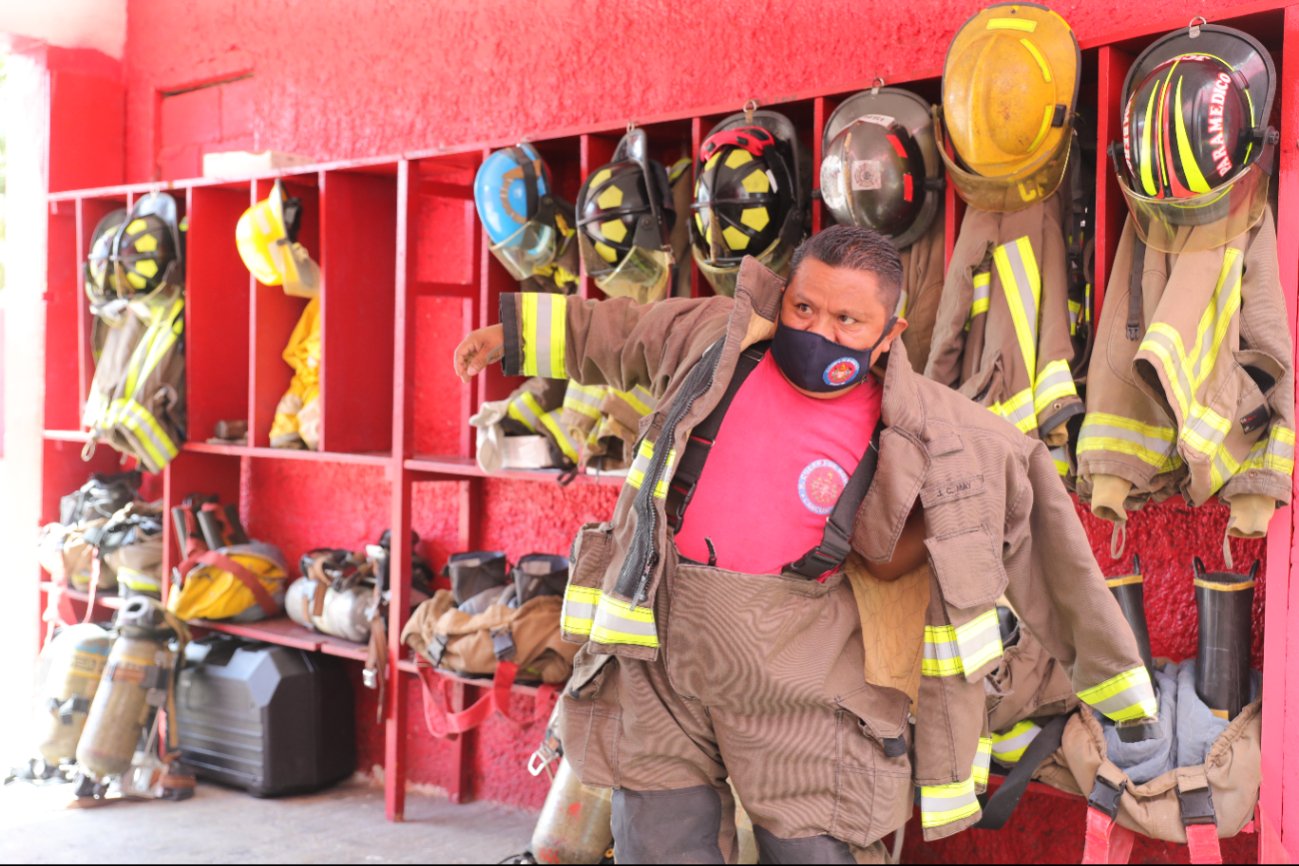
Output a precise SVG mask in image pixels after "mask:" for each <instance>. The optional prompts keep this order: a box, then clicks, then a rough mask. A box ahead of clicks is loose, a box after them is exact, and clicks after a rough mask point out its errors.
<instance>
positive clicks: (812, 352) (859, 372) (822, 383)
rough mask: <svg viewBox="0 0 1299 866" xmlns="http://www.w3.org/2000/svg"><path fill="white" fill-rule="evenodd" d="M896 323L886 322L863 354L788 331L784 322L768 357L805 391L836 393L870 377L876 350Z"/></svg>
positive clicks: (809, 334)
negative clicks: (878, 336)
mask: <svg viewBox="0 0 1299 866" xmlns="http://www.w3.org/2000/svg"><path fill="white" fill-rule="evenodd" d="M897 320H898V318H897V316H894V317H893V318H891V319H889V321H888V324H887V325H885V326H884V331H883V333H881V334H880V338H879V339H878V340H876V341H875V345H873V346H871V347H870V348H869V349H865V350H862V349H850V348H848V347H847V346H841V345H840V344H838V343H836V342H834V341H832V340H827V339H826V338H825V337H822V336H821V335H820V334H814V333H812V332H811V331H800V330H798V329H797V328H788V327H786V326H785V323H784V322H780V321H777V322H776V337H775V339H773V340H772V341H771V356H772V357H773V358H775V360H776V365H777V366H778V367H780V371H781V372H782V373H784V374H785V377H786V378H787V379H789V381H790V382H792V383H793V384H794V385H795V386H797V387H799V388H802V389H803V390H804V391H819V392H827V391H839V390H841V389H843V388H847V387H849V386H850V385H856V384H857V383H858V382H860V381H861V380H863V379H865V378H866V377H867V376H868V375H870V369H871V361H872V358H873V356H874V355H875V350H876V349H878V348H879V347H880V343H883V342H884V339H885V338H886V337H888V335H889V331H891V330H893V325H894V324H896V323H897Z"/></svg>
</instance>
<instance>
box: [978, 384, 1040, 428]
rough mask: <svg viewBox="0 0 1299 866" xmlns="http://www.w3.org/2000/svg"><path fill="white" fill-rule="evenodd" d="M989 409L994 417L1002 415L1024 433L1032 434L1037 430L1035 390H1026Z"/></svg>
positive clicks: (994, 404)
mask: <svg viewBox="0 0 1299 866" xmlns="http://www.w3.org/2000/svg"><path fill="white" fill-rule="evenodd" d="M988 409H989V410H990V411H991V412H992V413H993V414H994V415H1000V416H1001V417H1002V418H1005V419H1006V420H1007V421H1009V422H1010V423H1011V424H1013V425H1015V427H1016V428H1017V429H1018V430H1019V431H1020V432H1022V433H1032V432H1033V431H1034V430H1036V429H1037V415H1036V414H1035V413H1034V409H1033V389H1032V388H1025V389H1024V390H1023V391H1020V392H1019V393H1018V394H1016V395H1015V396H1013V397H1011V398H1010V399H1009V400H1007V401H1005V402H1004V403H993V404H992V405H991V406H989V407H988Z"/></svg>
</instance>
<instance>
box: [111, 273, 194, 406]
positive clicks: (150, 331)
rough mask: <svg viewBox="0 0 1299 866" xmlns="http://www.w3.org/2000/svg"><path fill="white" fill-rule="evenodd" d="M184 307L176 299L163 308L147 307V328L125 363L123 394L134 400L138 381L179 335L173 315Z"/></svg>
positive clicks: (181, 302) (141, 379) (156, 362)
mask: <svg viewBox="0 0 1299 866" xmlns="http://www.w3.org/2000/svg"><path fill="white" fill-rule="evenodd" d="M184 308H185V302H184V301H182V300H180V299H179V298H177V299H175V300H174V301H172V303H171V304H170V305H168V306H167V307H166V308H163V307H154V308H152V309H151V311H150V322H149V327H148V328H147V329H146V330H145V332H144V336H143V337H142V338H141V339H140V343H139V345H137V346H136V347H135V351H134V352H132V353H131V359H130V361H129V362H128V363H127V373H126V388H125V389H124V391H123V393H124V394H125V395H126V396H127V397H129V398H131V399H135V398H136V397H137V396H138V394H137V391H138V389H139V386H140V382H141V381H143V380H144V379H147V378H148V377H149V374H150V373H152V372H153V370H154V368H155V367H157V366H158V362H159V361H161V360H162V357H163V356H164V355H165V354H166V353H167V351H168V350H169V349H171V347H172V346H174V345H176V340H177V338H178V337H179V335H178V334H177V333H176V331H175V325H176V324H177V322H176V317H177V316H178V315H179V314H180V313H181V311H182V310H183V309H184Z"/></svg>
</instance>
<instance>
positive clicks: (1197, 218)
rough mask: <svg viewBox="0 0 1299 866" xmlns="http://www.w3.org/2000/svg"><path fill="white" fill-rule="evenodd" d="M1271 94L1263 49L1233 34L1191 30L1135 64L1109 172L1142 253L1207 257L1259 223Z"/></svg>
mask: <svg viewBox="0 0 1299 866" xmlns="http://www.w3.org/2000/svg"><path fill="white" fill-rule="evenodd" d="M1275 90H1276V70H1275V67H1274V66H1273V64H1272V59H1271V57H1270V56H1269V55H1268V52H1267V50H1266V49H1265V48H1263V46H1262V45H1260V44H1259V42H1258V41H1257V40H1255V39H1254V38H1253V37H1252V36H1249V35H1248V34H1246V33H1242V32H1240V31H1239V30H1233V29H1232V28H1229V27H1220V26H1215V25H1210V24H1204V25H1192V27H1191V28H1190V29H1189V30H1179V31H1176V32H1174V33H1170V34H1168V35H1166V36H1164V37H1163V38H1161V39H1159V40H1157V41H1156V42H1155V43H1154V44H1152V45H1151V46H1150V47H1149V48H1147V49H1146V50H1145V51H1144V52H1142V54H1141V56H1140V57H1138V58H1137V61H1136V62H1135V63H1134V64H1133V65H1132V68H1131V69H1130V70H1129V72H1128V76H1127V79H1126V80H1125V82H1124V86H1123V97H1124V98H1123V106H1124V110H1123V159H1122V161H1121V162H1120V160H1118V159H1117V158H1116V159H1115V167H1116V170H1117V174H1118V176H1119V182H1120V186H1121V187H1122V189H1123V193H1124V198H1125V199H1126V200H1127V203H1128V208H1129V210H1130V211H1131V213H1132V215H1133V220H1134V223H1135V226H1136V229H1137V231H1138V232H1139V233H1140V235H1141V237H1142V239H1143V240H1145V242H1146V243H1147V244H1148V245H1150V246H1152V247H1155V248H1156V249H1160V250H1164V251H1166V252H1189V251H1191V250H1199V249H1210V248H1214V247H1219V246H1222V245H1224V244H1226V243H1228V242H1230V241H1231V240H1232V239H1234V238H1236V237H1238V236H1239V235H1241V234H1243V233H1244V232H1246V231H1248V230H1249V229H1251V228H1253V227H1254V226H1255V225H1256V224H1257V223H1258V221H1259V219H1260V218H1261V217H1262V215H1263V211H1264V206H1265V205H1266V203H1267V195H1268V179H1269V176H1270V174H1271V171H1272V162H1273V158H1274V148H1275V140H1276V133H1275V131H1274V130H1272V129H1270V128H1269V127H1268V120H1269V118H1270V116H1271V111H1272V101H1273V96H1274V93H1275ZM1116 157H1117V154H1116Z"/></svg>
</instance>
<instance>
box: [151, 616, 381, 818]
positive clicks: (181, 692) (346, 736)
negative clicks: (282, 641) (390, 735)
mask: <svg viewBox="0 0 1299 866" xmlns="http://www.w3.org/2000/svg"><path fill="white" fill-rule="evenodd" d="M343 665H344V662H343V661H342V660H341V659H337V658H332V657H330V656H326V655H323V654H321V653H309V652H303V651H302V650H296V649H290V648H289V647H282V646H273V645H271V644H265V643H258V642H254V641H247V640H243V639H241V638H236V637H230V636H228V635H210V636H208V637H205V638H202V639H201V640H197V641H194V642H193V643H191V644H190V645H189V646H188V647H186V649H185V668H184V670H182V671H181V674H180V687H179V689H178V692H177V709H176V712H177V716H178V719H177V723H178V724H177V731H178V733H179V737H180V749H181V754H182V756H183V759H184V762H185V763H186V764H187V765H188V766H190V767H191V768H192V769H193V770H194V772H195V773H196V774H197V775H198V776H199V778H202V779H209V780H211V781H214V782H221V783H223V784H226V785H233V786H235V787H237V788H243V789H244V790H246V791H247V792H248V793H250V794H252V795H253V796H254V797H274V796H279V795H282V794H301V793H305V792H308V791H316V790H319V789H321V788H325V787H328V786H329V785H332V784H334V783H336V782H339V781H342V780H343V779H346V778H348V777H349V776H351V775H352V773H353V771H354V770H355V769H356V737H355V734H354V721H353V719H354V714H353V706H352V685H351V683H350V682H349V681H348V677H347V672H346V670H344V667H343Z"/></svg>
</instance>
